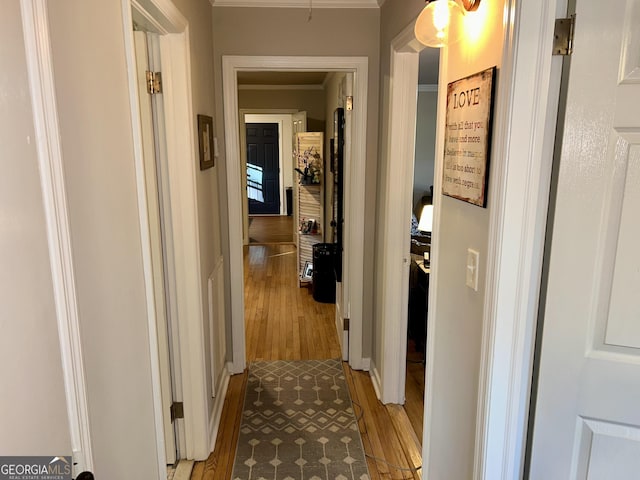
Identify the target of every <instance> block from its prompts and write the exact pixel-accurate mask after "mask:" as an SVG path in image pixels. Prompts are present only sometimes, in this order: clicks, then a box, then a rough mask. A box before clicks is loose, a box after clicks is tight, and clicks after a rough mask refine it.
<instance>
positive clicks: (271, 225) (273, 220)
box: [249, 215, 293, 245]
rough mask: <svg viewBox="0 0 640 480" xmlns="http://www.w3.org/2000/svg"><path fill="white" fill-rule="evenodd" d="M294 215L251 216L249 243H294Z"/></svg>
mask: <svg viewBox="0 0 640 480" xmlns="http://www.w3.org/2000/svg"><path fill="white" fill-rule="evenodd" d="M292 242H293V217H292V216H286V215H252V216H250V217H249V243H250V244H252V245H253V244H267V243H292Z"/></svg>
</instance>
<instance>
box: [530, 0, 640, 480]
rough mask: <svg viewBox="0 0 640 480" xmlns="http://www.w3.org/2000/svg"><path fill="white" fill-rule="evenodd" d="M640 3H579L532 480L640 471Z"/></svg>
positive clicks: (593, 479)
mask: <svg viewBox="0 0 640 480" xmlns="http://www.w3.org/2000/svg"><path fill="white" fill-rule="evenodd" d="M639 24H640V1H638V0H619V1H617V2H615V3H614V4H608V6H607V8H602V6H601V5H600V6H598V5H596V4H594V3H593V2H588V1H585V0H578V1H577V3H576V27H575V41H574V53H573V56H572V58H571V66H570V73H569V85H568V94H567V95H568V96H567V106H566V115H565V124H564V138H563V141H562V151H561V158H560V165H559V170H558V187H557V192H556V202H555V217H554V222H553V232H552V237H551V238H552V240H551V252H550V257H549V268H548V271H549V276H548V284H547V296H546V302H545V310H544V311H545V315H544V324H543V334H542V335H543V336H542V347H541V353H540V370H539V384H538V395H537V402H536V411H535V421H534V427H533V428H534V430H533V441H532V454H531V473H530V478H531V479H532V480H538V479H540V480H542V479H544V480H554V479H563V480H564V479H571V480H574V479H580V480H582V479H585V480H586V479H589V480H601V479H609V478H611V479H613V478H615V479H616V480H627V479H629V480H630V479H635V478H638V471H640V409H639V408H638V405H640V403H639V402H640V321H639V319H640V296H639V295H638V292H639V291H640V251H639V250H638V246H637V245H638V238H640V223H639V222H638V207H640V116H638V113H637V111H638V106H640V82H639V75H638V72H639V71H640V57H639V56H638V53H640V33H639V31H638V28H637V27H638V25H639Z"/></svg>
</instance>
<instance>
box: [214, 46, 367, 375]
mask: <svg viewBox="0 0 640 480" xmlns="http://www.w3.org/2000/svg"><path fill="white" fill-rule="evenodd" d="M246 70H264V71H347V72H353V73H355V85H354V95H359V96H360V98H361V101H358V102H355V106H354V111H353V113H354V117H355V120H354V136H353V137H354V143H353V147H352V155H351V159H352V160H351V162H350V165H348V166H346V169H347V172H346V175H345V177H346V178H345V181H347V182H348V178H349V175H350V174H351V175H355V174H356V173H357V172H361V171H363V170H364V168H365V151H366V131H367V130H366V112H367V82H368V75H367V71H368V59H367V58H365V57H348V58H344V57H243V56H224V57H223V72H222V73H223V91H224V113H225V124H227V125H238V124H239V121H238V114H239V111H238V78H237V76H238V72H241V71H246ZM225 135H226V137H225V144H226V149H227V158H228V162H227V163H228V168H227V191H228V199H229V201H228V218H229V258H230V279H231V285H230V288H231V310H232V318H233V319H234V321H233V325H232V339H233V342H232V343H233V355H232V356H233V362H232V368H233V371H234V372H236V373H239V372H242V371H243V370H244V368H245V366H246V348H245V332H244V280H243V277H242V274H241V273H242V257H243V254H242V253H243V252H242V245H243V243H242V221H241V219H242V207H241V205H242V201H241V200H242V195H241V192H242V190H241V185H242V182H241V177H242V172H241V169H240V165H241V161H240V151H239V146H240V141H239V131H238V129H234V128H230V129H226V131H225ZM351 187H352V188H351V189H350V192H349V195H348V196H347V198H346V205H345V207H346V215H345V221H346V223H347V230H348V232H347V238H348V239H349V240H348V242H347V244H346V245H345V270H346V272H348V273H349V276H348V278H350V279H351V280H350V282H349V290H348V292H349V295H350V302H348V304H349V306H350V309H349V311H346V312H345V314H348V315H349V317H348V318H350V325H351V335H350V339H349V350H350V362H349V363H350V365H351V366H352V368H355V369H363V367H364V366H365V362H364V361H363V355H362V288H363V273H362V272H363V266H364V258H363V254H362V252H363V248H362V246H363V244H364V238H363V237H364V235H363V231H364V217H363V215H361V212H362V211H364V210H365V204H364V184H363V182H353V184H352V185H351ZM345 276H346V275H345Z"/></svg>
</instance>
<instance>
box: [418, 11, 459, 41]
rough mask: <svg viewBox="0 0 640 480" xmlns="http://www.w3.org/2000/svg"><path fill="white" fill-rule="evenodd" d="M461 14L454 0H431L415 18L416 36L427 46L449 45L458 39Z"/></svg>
mask: <svg viewBox="0 0 640 480" xmlns="http://www.w3.org/2000/svg"><path fill="white" fill-rule="evenodd" d="M463 15H464V14H463V12H462V9H461V8H460V6H459V5H458V4H457V3H456V2H455V1H454V0H433V1H431V2H429V3H428V4H427V5H426V6H425V7H424V9H423V10H422V12H420V15H419V16H418V19H417V20H416V26H415V33H416V38H417V39H418V41H419V42H420V43H422V44H423V45H426V46H427V47H434V48H441V47H444V46H445V45H451V44H453V43H455V42H457V41H458V40H460V36H461V34H462V18H463Z"/></svg>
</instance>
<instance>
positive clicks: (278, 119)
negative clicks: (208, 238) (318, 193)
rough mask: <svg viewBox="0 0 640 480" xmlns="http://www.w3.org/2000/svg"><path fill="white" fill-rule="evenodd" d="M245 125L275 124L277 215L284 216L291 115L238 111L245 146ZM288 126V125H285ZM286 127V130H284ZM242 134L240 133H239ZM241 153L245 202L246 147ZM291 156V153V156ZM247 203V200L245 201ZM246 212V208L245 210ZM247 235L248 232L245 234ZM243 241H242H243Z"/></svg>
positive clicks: (289, 159)
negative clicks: (276, 142) (276, 138)
mask: <svg viewBox="0 0 640 480" xmlns="http://www.w3.org/2000/svg"><path fill="white" fill-rule="evenodd" d="M247 117H251V118H250V119H249V121H247ZM247 123H275V124H276V125H278V157H279V158H278V168H279V174H278V181H279V182H280V184H279V195H280V205H279V206H278V214H279V215H286V214H287V186H286V185H285V183H286V182H285V178H284V173H285V168H286V167H287V164H286V163H285V162H287V161H289V162H290V163H289V166H291V156H289V157H288V158H287V156H286V155H285V145H287V146H290V145H292V142H293V141H292V138H291V137H292V136H293V135H292V134H291V132H292V126H291V125H292V123H293V120H292V117H291V114H290V113H289V114H262V113H246V110H243V109H241V110H240V127H241V128H243V129H245V130H244V135H240V136H241V137H242V139H243V143H245V144H246V125H247ZM287 124H288V125H287ZM285 127H286V128H285ZM285 130H287V131H288V133H290V135H287V136H286V137H285V133H286V132H285ZM240 133H241V134H242V131H241V132H240ZM241 147H244V148H241V149H240V150H241V153H242V163H243V165H245V167H244V170H243V172H242V173H243V175H242V177H243V182H242V186H243V187H242V191H243V195H242V197H243V200H245V196H246V193H244V192H246V191H247V189H246V165H247V152H246V150H247V149H246V146H245V145H241ZM287 151H288V152H289V151H292V148H291V147H289V149H287ZM291 155H293V153H292V154H291ZM246 200H247V202H248V199H246ZM247 210H248V208H247ZM243 222H244V218H243ZM248 222H249V219H248V215H247V224H248ZM247 233H248V232H247ZM243 240H244V239H243Z"/></svg>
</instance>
